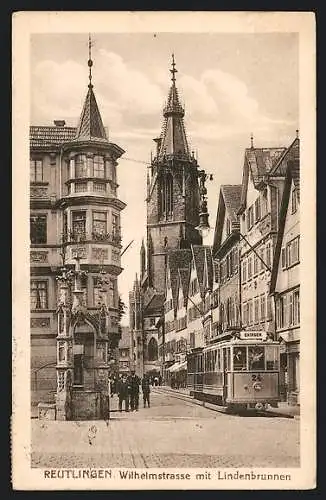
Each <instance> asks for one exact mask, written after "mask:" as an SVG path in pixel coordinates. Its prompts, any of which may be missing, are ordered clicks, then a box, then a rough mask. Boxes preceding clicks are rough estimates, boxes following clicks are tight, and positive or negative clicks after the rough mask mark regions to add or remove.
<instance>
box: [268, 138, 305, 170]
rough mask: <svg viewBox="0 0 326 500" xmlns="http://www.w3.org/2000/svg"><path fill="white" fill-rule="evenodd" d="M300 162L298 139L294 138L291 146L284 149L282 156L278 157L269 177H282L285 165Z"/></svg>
mask: <svg viewBox="0 0 326 500" xmlns="http://www.w3.org/2000/svg"><path fill="white" fill-rule="evenodd" d="M296 160H297V161H300V139H299V138H298V137H296V138H295V139H294V141H293V142H292V144H290V146H289V147H288V148H286V149H285V151H284V152H283V154H282V155H281V156H280V157H279V159H278V161H277V162H276V164H275V165H274V166H273V169H272V171H271V175H273V176H278V175H280V176H284V175H286V169H287V164H288V162H289V161H296Z"/></svg>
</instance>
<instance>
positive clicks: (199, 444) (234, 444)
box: [32, 390, 299, 467]
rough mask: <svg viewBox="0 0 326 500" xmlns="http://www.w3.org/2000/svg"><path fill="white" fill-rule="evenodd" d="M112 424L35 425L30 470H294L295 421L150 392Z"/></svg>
mask: <svg viewBox="0 0 326 500" xmlns="http://www.w3.org/2000/svg"><path fill="white" fill-rule="evenodd" d="M111 403H112V404H111V410H112V412H111V419H110V420H109V421H106V422H105V421H92V422H86V421H79V422H60V421H47V420H32V466H33V467H119V466H124V467H297V466H299V420H296V419H286V418H282V417H279V416H272V415H271V416H265V417H263V416H255V415H249V416H239V415H227V414H223V413H219V412H214V411H211V410H209V409H207V408H204V407H202V406H198V405H195V404H193V403H191V402H188V401H184V400H182V399H178V398H175V397H173V396H171V395H169V394H165V393H163V392H160V391H159V390H158V391H153V392H152V394H151V408H146V409H144V408H143V407H142V406H143V405H142V399H141V397H140V403H141V404H140V407H139V411H138V412H129V413H126V412H122V413H120V412H118V411H117V397H116V396H114V397H113V398H111Z"/></svg>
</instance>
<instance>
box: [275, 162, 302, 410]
mask: <svg viewBox="0 0 326 500" xmlns="http://www.w3.org/2000/svg"><path fill="white" fill-rule="evenodd" d="M299 210H300V161H299V158H298V156H297V155H296V156H295V157H292V158H290V159H288V161H287V169H286V177H285V186H284V191H283V197H282V201H281V207H280V218H279V231H278V235H277V241H276V247H275V255H274V262H273V272H272V279H271V287H270V288H271V293H272V294H273V295H274V299H275V314H276V336H277V338H278V339H279V340H280V341H281V381H280V387H281V390H282V393H283V395H284V397H285V398H287V400H288V402H289V403H292V404H293V403H299V394H300V212H299Z"/></svg>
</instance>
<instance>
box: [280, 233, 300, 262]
mask: <svg viewBox="0 0 326 500" xmlns="http://www.w3.org/2000/svg"><path fill="white" fill-rule="evenodd" d="M299 259H300V238H299V236H297V237H296V238H294V239H293V240H291V241H289V242H288V243H287V244H286V246H285V247H283V248H282V249H281V264H282V269H286V268H288V267H292V266H294V265H295V264H298V263H299Z"/></svg>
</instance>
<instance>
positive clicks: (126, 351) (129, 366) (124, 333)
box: [118, 326, 135, 373]
mask: <svg viewBox="0 0 326 500" xmlns="http://www.w3.org/2000/svg"><path fill="white" fill-rule="evenodd" d="M134 347H135V346H134V339H133V334H132V332H131V331H130V328H129V327H126V326H122V327H121V338H120V340H119V345H118V351H119V373H129V372H130V371H131V370H134V369H135V363H134Z"/></svg>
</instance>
